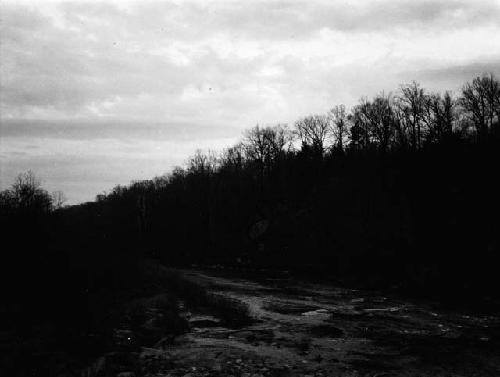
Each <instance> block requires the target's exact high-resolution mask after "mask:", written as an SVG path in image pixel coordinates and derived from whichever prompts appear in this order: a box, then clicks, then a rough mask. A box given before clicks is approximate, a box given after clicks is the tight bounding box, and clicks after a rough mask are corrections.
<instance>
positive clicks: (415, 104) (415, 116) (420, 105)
mask: <svg viewBox="0 0 500 377" xmlns="http://www.w3.org/2000/svg"><path fill="white" fill-rule="evenodd" d="M398 101H399V107H400V109H401V110H402V111H401V113H400V114H401V115H404V116H405V118H406V119H405V123H406V124H407V125H408V126H409V127H408V130H409V131H410V139H411V145H412V147H413V148H414V149H418V148H420V146H421V143H422V136H423V130H422V128H423V122H424V109H425V105H426V101H427V98H426V94H425V90H424V89H423V88H421V87H420V84H418V83H417V82H415V81H413V82H412V83H411V84H406V85H402V86H401V95H400V96H399V97H398Z"/></svg>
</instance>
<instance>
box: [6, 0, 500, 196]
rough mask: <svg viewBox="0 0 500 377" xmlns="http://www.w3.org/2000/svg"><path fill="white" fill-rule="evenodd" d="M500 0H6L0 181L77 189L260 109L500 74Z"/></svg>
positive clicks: (270, 114)
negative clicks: (33, 178) (26, 178)
mask: <svg viewBox="0 0 500 377" xmlns="http://www.w3.org/2000/svg"><path fill="white" fill-rule="evenodd" d="M499 36H500V1H498V0H484V1H478V0H470V1H460V0H457V1H437V0H433V1H431V0H429V1H416V0H410V1H404V0H378V1H377V0H367V1H311V0H305V1H248V0H246V1H217V2H210V1H206V0H203V1H170V2H167V1H162V2H144V1H141V2H136V3H134V2H127V1H116V2H111V1H104V2H88V1H86V2H83V1H74V2H44V1H33V2H27V1H19V0H17V1H5V0H0V123H1V128H0V131H1V134H0V137H1V139H0V181H1V188H5V187H7V186H9V185H10V183H11V182H12V179H13V178H14V176H15V175H17V174H18V173H19V172H22V171H26V170H28V169H31V170H33V171H34V172H35V173H36V174H37V175H38V176H39V177H40V178H42V181H43V183H44V186H45V187H46V188H47V189H49V190H63V191H64V192H65V194H66V196H67V197H68V199H69V202H70V203H77V202H81V201H87V200H93V199H94V197H95V195H96V194H97V193H99V192H102V191H104V190H109V189H111V188H112V187H113V186H114V185H115V184H118V183H120V184H124V183H128V182H130V181H131V180H133V179H145V178H151V177H153V176H155V175H160V174H162V173H165V172H167V171H169V170H170V169H171V168H172V166H174V165H176V164H182V163H183V161H185V160H186V158H187V157H188V156H189V155H190V154H192V153H193V152H194V150H195V149H196V148H202V149H208V148H211V149H216V150H220V149H221V148H223V147H225V146H230V145H231V144H232V143H234V142H235V141H236V140H237V139H238V137H239V136H240V135H241V132H242V130H244V129H246V128H249V127H251V126H253V125H255V124H256V123H261V124H268V123H269V124H272V123H276V122H280V123H281V122H288V123H292V122H293V121H294V120H295V119H297V118H298V117H299V116H302V115H307V114H311V113H323V112H326V111H327V110H328V109H329V108H331V107H333V106H334V105H336V104H340V103H344V104H346V105H348V106H352V105H354V104H355V103H356V102H357V101H358V100H359V98H360V97H361V96H364V95H366V96H372V95H374V94H376V93H378V92H380V91H382V90H384V91H386V92H389V91H395V90H397V88H398V85H399V84H401V83H405V82H410V81H411V80H417V81H419V82H420V83H421V84H422V85H423V86H425V87H426V88H428V89H430V90H433V91H442V90H445V89H451V90H454V91H458V90H459V88H460V86H461V85H462V84H463V83H464V82H465V81H467V80H470V79H471V78H473V77H474V76H476V75H479V74H481V73H483V72H493V73H496V74H497V75H499V74H500V37H499Z"/></svg>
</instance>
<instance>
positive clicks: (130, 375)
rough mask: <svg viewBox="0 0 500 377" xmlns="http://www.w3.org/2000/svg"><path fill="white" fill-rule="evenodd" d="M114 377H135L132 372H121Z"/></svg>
mask: <svg viewBox="0 0 500 377" xmlns="http://www.w3.org/2000/svg"><path fill="white" fill-rule="evenodd" d="M116 377H135V373H134V372H121V373H118V374H117V375H116Z"/></svg>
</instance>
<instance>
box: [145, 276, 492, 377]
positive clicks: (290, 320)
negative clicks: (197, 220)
mask: <svg viewBox="0 0 500 377" xmlns="http://www.w3.org/2000/svg"><path fill="white" fill-rule="evenodd" d="M183 274H184V275H185V276H186V277H187V278H188V279H191V280H193V281H196V282H198V283H200V284H203V285H204V286H206V287H208V289H209V290H210V291H213V292H217V293H220V294H224V295H227V296H229V297H232V298H235V299H237V300H240V301H242V302H244V303H246V304H247V305H248V307H249V309H250V313H251V315H252V317H254V318H255V323H254V324H252V325H250V326H247V327H244V328H239V329H230V328H226V327H221V326H220V323H219V322H218V320H217V318H213V317H210V316H206V315H203V313H187V316H188V318H189V320H190V323H191V331H190V332H189V333H188V334H187V335H184V336H182V337H179V338H177V339H176V341H175V342H174V343H173V344H166V345H164V346H162V347H159V346H158V347H155V348H147V349H143V350H142V354H141V359H142V360H144V363H145V364H146V365H147V366H148V367H147V368H145V370H150V371H151V373H150V374H149V375H151V376H190V377H192V376H245V377H251V376H252V377H258V376H372V377H375V376H377V377H382V376H415V377H416V376H500V319H499V318H498V317H491V316H490V317H484V316H483V317H481V316H473V315H465V314H457V313H450V312H446V311H444V310H439V309H437V308H435V307H431V306H430V305H425V304H422V303H418V304H417V303H415V302H410V301H400V300H397V299H394V298H389V297H384V296H378V295H373V294H370V295H368V294H367V293H366V292H363V291H357V290H350V289H345V288H338V287H335V286H330V285H324V284H321V285H319V284H311V283H305V282H298V281H295V280H291V279H290V278H287V277H283V278H277V279H276V278H275V279H266V278H262V277H261V278H258V279H257V278H251V279H241V278H228V277H222V276H221V275H220V273H218V274H214V273H211V272H209V273H206V272H198V271H183Z"/></svg>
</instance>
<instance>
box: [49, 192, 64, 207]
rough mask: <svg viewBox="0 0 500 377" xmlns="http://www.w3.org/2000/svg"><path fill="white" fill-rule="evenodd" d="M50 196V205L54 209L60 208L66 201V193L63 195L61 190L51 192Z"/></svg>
mask: <svg viewBox="0 0 500 377" xmlns="http://www.w3.org/2000/svg"><path fill="white" fill-rule="evenodd" d="M51 198H52V206H53V207H54V209H60V208H62V207H63V206H64V203H66V201H67V200H68V199H67V198H66V195H64V193H63V192H62V191H59V190H58V191H54V192H53V193H52V194H51Z"/></svg>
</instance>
